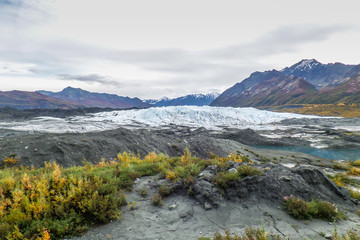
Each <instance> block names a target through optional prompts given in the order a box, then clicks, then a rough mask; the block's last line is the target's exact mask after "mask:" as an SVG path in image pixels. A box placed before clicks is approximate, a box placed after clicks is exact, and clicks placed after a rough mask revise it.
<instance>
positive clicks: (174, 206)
mask: <svg viewBox="0 0 360 240" xmlns="http://www.w3.org/2000/svg"><path fill="white" fill-rule="evenodd" d="M177 207H178V205H177V204H175V203H174V204H171V205H170V206H169V210H175V209H176V208H177Z"/></svg>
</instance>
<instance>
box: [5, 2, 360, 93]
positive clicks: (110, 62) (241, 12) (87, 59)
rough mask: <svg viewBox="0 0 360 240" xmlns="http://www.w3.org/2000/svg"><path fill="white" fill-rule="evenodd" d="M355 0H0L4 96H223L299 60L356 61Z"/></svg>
mask: <svg viewBox="0 0 360 240" xmlns="http://www.w3.org/2000/svg"><path fill="white" fill-rule="evenodd" d="M359 9H360V1H359V0H342V1H332V0H331V1H329V0H302V1H293V0H271V1H269V0H249V1H248V0H216V1H215V0H126V1H125V0H0V90H1V91H7V90H14V89H17V90H26V91H34V90H39V89H44V90H50V91H60V90H62V89H63V88H64V87H67V86H72V87H80V88H83V89H85V90H89V91H94V92H107V93H115V94H118V95H122V96H130V97H135V96H136V97H139V98H142V99H145V98H160V97H163V96H168V97H177V96H181V95H185V94H189V93H207V92H213V91H218V92H221V91H223V90H225V89H227V88H229V87H231V86H232V85H234V84H235V83H237V82H240V81H241V80H243V79H244V78H246V77H248V76H249V75H250V74H251V73H252V72H254V71H264V70H270V69H282V68H284V67H286V66H290V65H292V64H294V63H296V62H298V61H300V60H301V59H304V58H315V59H317V60H318V61H320V62H322V63H331V62H343V63H346V64H359V63H360V54H359V53H360V45H359V43H360V18H359V13H358V12H359Z"/></svg>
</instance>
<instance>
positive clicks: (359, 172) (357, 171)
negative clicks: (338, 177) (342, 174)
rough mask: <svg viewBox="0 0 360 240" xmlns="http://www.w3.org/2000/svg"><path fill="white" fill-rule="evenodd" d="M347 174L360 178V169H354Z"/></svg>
mask: <svg viewBox="0 0 360 240" xmlns="http://www.w3.org/2000/svg"><path fill="white" fill-rule="evenodd" d="M346 174H348V175H352V176H360V168H357V167H352V168H350V169H349V170H348V171H347V172H346Z"/></svg>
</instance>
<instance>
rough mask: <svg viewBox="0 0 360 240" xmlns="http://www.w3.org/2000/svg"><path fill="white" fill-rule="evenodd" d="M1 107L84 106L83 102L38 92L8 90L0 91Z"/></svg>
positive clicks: (50, 107)
mask: <svg viewBox="0 0 360 240" xmlns="http://www.w3.org/2000/svg"><path fill="white" fill-rule="evenodd" d="M0 107H1V108H3V107H11V108H16V109H21V110H23V109H39V108H40V109H45V108H46V109H55V108H61V109H71V108H81V107H84V105H83V104H80V103H77V102H72V101H65V100H62V99H56V98H52V97H49V96H45V95H43V94H40V93H36V92H25V91H8V92H0Z"/></svg>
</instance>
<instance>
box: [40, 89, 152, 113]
mask: <svg viewBox="0 0 360 240" xmlns="http://www.w3.org/2000/svg"><path fill="white" fill-rule="evenodd" d="M37 93H41V94H43V95H46V96H48V97H51V98H54V99H61V100H64V101H69V102H74V103H77V104H80V105H82V106H85V107H99V108H106V107H108V108H118V109H123V108H147V107H150V105H149V104H147V103H144V102H143V101H141V100H140V99H139V98H129V97H121V96H118V95H115V94H108V93H94V92H88V91H85V90H82V89H81V88H72V87H67V88H65V89H63V90H62V91H61V92H49V91H44V90H40V91H37Z"/></svg>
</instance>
